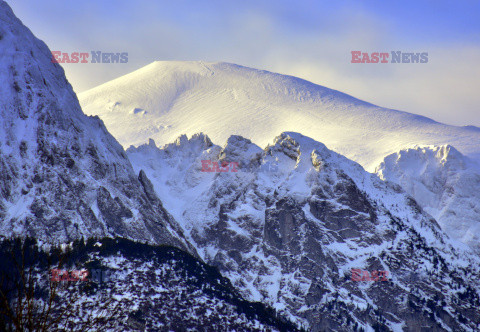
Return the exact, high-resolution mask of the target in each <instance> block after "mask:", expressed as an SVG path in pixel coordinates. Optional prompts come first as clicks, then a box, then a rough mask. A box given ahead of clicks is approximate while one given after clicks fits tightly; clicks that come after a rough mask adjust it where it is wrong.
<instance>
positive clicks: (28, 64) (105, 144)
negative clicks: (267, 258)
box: [0, 1, 194, 252]
mask: <svg viewBox="0 0 480 332" xmlns="http://www.w3.org/2000/svg"><path fill="white" fill-rule="evenodd" d="M0 48H1V50H2V51H1V52H0V80H1V82H2V88H1V89H0V216H1V218H0V230H1V234H2V235H5V236H9V235H30V236H35V237H37V238H40V239H43V240H46V241H57V242H60V241H69V240H72V239H75V238H79V237H82V236H83V237H89V236H106V235H110V236H113V235H119V236H124V237H127V238H131V239H137V240H142V241H149V242H153V243H162V244H163V243H164V244H172V245H177V246H179V247H182V248H185V249H188V250H190V251H191V252H194V249H193V248H192V247H190V246H189V245H188V244H187V242H186V241H185V240H184V239H183V236H182V234H181V231H180V229H179V227H178V226H177V225H176V223H175V221H174V220H173V218H172V217H171V216H170V215H169V214H168V213H167V212H166V211H165V209H163V207H162V204H161V202H160V201H159V200H158V198H156V197H153V196H152V195H148V179H147V178H146V177H145V176H140V179H139V178H138V177H137V176H136V175H135V173H134V171H133V169H132V167H131V164H130V162H129V161H128V158H127V156H126V154H125V152H124V151H123V148H122V147H121V146H120V144H118V143H117V141H116V140H115V139H114V138H113V137H112V136H111V135H110V134H109V133H108V132H107V130H106V129H105V126H104V125H103V123H102V121H101V120H100V119H98V117H88V116H86V115H84V114H83V112H82V110H81V108H80V105H79V103H78V100H77V97H76V95H75V93H74V92H73V90H72V87H71V86H70V84H69V83H68V81H67V80H66V78H65V75H64V71H63V69H62V68H61V67H60V66H59V65H58V64H56V63H52V62H51V52H50V50H49V49H48V47H47V46H46V45H45V44H44V43H43V42H41V41H40V40H38V39H37V38H35V37H34V36H33V34H32V33H31V32H30V30H28V28H26V27H25V26H24V25H23V24H22V23H21V22H20V21H19V20H18V19H17V18H16V17H15V15H14V14H13V12H12V10H11V9H10V8H9V7H8V5H7V4H6V3H5V2H4V1H1V2H0Z"/></svg>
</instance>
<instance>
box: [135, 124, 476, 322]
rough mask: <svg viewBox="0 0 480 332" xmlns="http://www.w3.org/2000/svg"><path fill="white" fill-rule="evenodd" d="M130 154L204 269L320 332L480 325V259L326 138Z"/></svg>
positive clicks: (235, 139) (285, 136) (287, 136)
mask: <svg viewBox="0 0 480 332" xmlns="http://www.w3.org/2000/svg"><path fill="white" fill-rule="evenodd" d="M127 154H128V156H129V158H130V160H131V161H132V164H133V166H134V168H135V169H136V170H137V171H140V170H143V171H145V174H147V176H148V177H149V178H150V179H151V180H152V184H153V187H154V189H155V192H156V193H157V194H158V196H159V197H160V199H161V200H162V201H163V202H164V205H165V208H166V209H167V210H168V211H169V212H171V213H172V215H173V216H174V217H175V218H176V220H178V221H179V223H180V224H181V225H182V227H183V228H184V229H185V232H186V235H187V237H188V238H189V239H190V240H191V242H192V243H194V244H195V246H196V247H197V250H198V252H199V254H200V256H201V257H203V259H204V260H205V261H206V262H208V263H210V264H213V265H216V266H218V267H219V268H220V270H221V271H222V273H223V274H224V275H226V276H227V277H228V278H229V279H230V280H231V281H232V282H233V284H234V285H235V286H236V287H237V288H238V289H239V290H240V291H241V292H242V294H243V295H244V296H245V297H247V298H248V299H250V300H254V301H262V302H265V303H268V304H270V305H271V306H273V307H274V308H276V309H277V310H279V311H280V312H282V313H284V314H285V315H287V317H289V318H290V319H291V320H293V321H296V322H298V323H301V324H303V325H304V326H309V328H310V329H311V330H313V331H323V330H330V329H333V330H338V331H349V330H355V328H354V326H355V324H356V325H357V326H364V327H370V328H376V329H379V328H380V329H382V328H383V329H385V330H394V331H399V330H402V329H406V330H408V331H416V330H421V328H430V329H433V330H471V331H473V330H475V329H478V328H479V327H480V325H479V323H480V310H479V309H478V308H479V306H478V304H480V303H479V302H478V299H479V290H480V289H479V284H478V277H479V276H480V273H479V267H478V261H479V260H478V256H477V255H475V254H473V253H472V252H471V251H470V249H469V248H468V247H467V246H465V245H462V244H461V243H459V242H458V241H455V240H452V239H450V238H448V237H447V236H446V235H445V234H444V233H443V232H442V231H441V229H440V227H439V226H438V224H437V222H436V221H435V220H434V219H433V218H432V217H431V216H430V215H429V214H427V213H425V212H424V211H423V210H422V209H421V208H420V206H418V204H417V203H416V202H415V200H413V199H412V198H411V197H410V196H409V195H407V194H406V193H405V192H404V191H403V190H402V189H401V188H400V186H398V185H395V184H393V183H390V182H384V181H382V180H380V179H379V178H378V177H377V176H376V175H375V174H371V173H368V172H366V171H365V170H364V169H363V168H362V167H361V166H360V165H359V164H357V163H355V162H353V161H350V160H348V159H347V158H345V157H343V156H341V155H339V154H337V153H335V152H333V151H331V150H329V149H327V148H326V147H325V145H323V144H322V143H319V142H316V141H314V140H313V139H311V138H308V137H305V136H303V135H301V134H298V133H292V132H288V133H282V134H281V135H280V136H278V137H276V138H275V140H274V142H273V144H272V145H269V146H267V147H266V148H265V149H262V148H260V147H259V146H257V145H255V144H253V143H252V142H251V141H250V140H248V139H245V138H243V137H241V136H236V135H234V136H231V137H230V138H229V139H228V141H227V143H226V144H225V146H223V147H221V146H218V145H214V144H213V143H212V142H211V140H210V139H209V138H208V137H207V136H205V135H204V134H197V135H194V136H193V137H191V138H190V139H187V137H186V136H181V137H179V138H178V139H177V140H176V141H175V142H174V143H173V144H168V145H166V146H165V147H163V148H161V149H159V148H158V147H156V145H155V143H154V141H153V140H150V142H149V143H148V144H145V145H141V146H139V147H137V148H135V147H131V148H129V149H128V150H127ZM209 161H210V162H209ZM212 162H214V163H215V162H218V163H220V164H217V166H218V169H217V170H216V171H215V172H207V171H205V170H207V169H208V170H214V169H215V167H213V166H211V165H213V164H212ZM231 163H238V166H237V167H230V165H231ZM202 169H203V171H202ZM235 170H237V171H235ZM351 269H363V270H367V271H378V270H381V271H388V273H389V281H388V282H358V281H353V280H352V279H351ZM467 290H468V291H467ZM465 292H468V295H465V294H464V293H465ZM462 294H463V295H462ZM467 296H468V297H469V300H468V301H469V302H470V303H471V305H473V306H471V305H470V304H464V303H463V302H462V301H460V300H459V299H463V298H464V297H467ZM477 303H478V304H477Z"/></svg>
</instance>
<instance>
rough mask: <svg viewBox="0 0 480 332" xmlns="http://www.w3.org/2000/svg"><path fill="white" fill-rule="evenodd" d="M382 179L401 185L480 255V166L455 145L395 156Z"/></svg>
mask: <svg viewBox="0 0 480 332" xmlns="http://www.w3.org/2000/svg"><path fill="white" fill-rule="evenodd" d="M376 172H377V174H378V175H379V177H380V178H381V179H383V180H388V181H392V182H395V183H397V184H399V185H401V186H402V187H403V188H404V189H405V190H406V191H407V192H408V193H409V194H410V195H412V196H413V197H414V198H415V200H416V201H417V202H418V204H420V206H422V208H423V209H425V210H426V211H427V212H428V213H430V214H431V215H432V216H433V217H434V218H435V219H436V220H437V221H438V223H439V224H440V226H441V227H442V229H443V230H445V232H446V233H447V234H449V235H450V236H451V237H453V238H456V239H459V240H461V241H462V242H464V243H467V244H469V245H471V246H472V247H473V248H475V250H477V251H479V252H480V167H479V165H478V164H477V163H475V162H473V161H472V160H470V159H469V158H467V157H465V156H463V155H462V154H461V153H460V152H458V151H457V150H456V149H455V148H454V147H453V146H450V145H444V146H416V147H413V148H409V149H404V150H401V151H399V152H397V153H393V154H391V155H389V156H387V157H386V158H385V160H384V161H383V162H382V163H381V164H380V165H379V166H378V167H377V170H376Z"/></svg>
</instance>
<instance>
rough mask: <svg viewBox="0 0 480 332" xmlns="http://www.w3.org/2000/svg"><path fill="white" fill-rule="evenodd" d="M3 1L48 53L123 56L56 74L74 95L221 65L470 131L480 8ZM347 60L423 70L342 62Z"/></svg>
mask: <svg viewBox="0 0 480 332" xmlns="http://www.w3.org/2000/svg"><path fill="white" fill-rule="evenodd" d="M7 2H8V3H9V4H10V6H12V8H13V10H14V12H15V13H16V15H17V16H18V17H19V18H20V19H21V20H22V21H23V22H24V24H25V25H27V26H28V27H29V28H30V29H31V30H32V31H33V32H34V33H35V34H36V35H37V37H39V38H41V39H42V40H44V41H45V42H46V43H47V45H48V46H49V47H50V49H51V50H58V51H64V52H75V51H87V52H89V51H92V50H101V51H104V52H128V53H129V62H128V63H127V64H101V65H94V64H64V65H63V66H64V68H65V71H66V74H67V78H68V79H69V81H70V82H71V83H72V85H73V87H74V89H75V90H76V91H77V92H81V91H85V90H87V89H89V88H92V87H94V86H96V85H98V84H101V83H104V82H106V81H108V80H111V79H113V78H116V77H118V76H121V75H124V74H127V73H129V72H131V71H133V70H135V69H138V68H140V67H142V66H144V65H147V64H148V63H150V62H152V61H155V60H205V61H227V62H233V63H237V64H241V65H244V66H249V67H255V68H260V69H266V70H271V71H275V72H280V73H284V74H289V75H294V76H299V77H302V78H305V79H308V80H310V81H312V82H314V83H317V84H321V85H324V86H327V87H330V88H334V89H337V90H341V91H343V92H346V93H349V94H351V95H353V96H355V97H357V98H360V99H363V100H367V101H369V102H372V103H375V104H378V105H380V106H384V107H389V108H394V109H400V110H404V111H407V112H412V113H417V114H422V115H425V116H428V117H431V118H433V119H435V120H438V121H442V122H446V123H450V124H456V125H469V124H471V125H477V126H480V93H478V87H480V66H479V62H480V1H462V0H460V1H456V2H453V1H443V0H440V1H439V0H436V1H433V0H432V1H426V0H423V1H422V0H420V1H358V0H357V1H307V0H303V1H250V0H246V1H235V2H233V1H217V0H212V1H202V0H197V1H185V0H178V1H154V0H150V1H148V0H137V1H123V0H117V1H102V0H96V1H93V0H83V1H75V2H72V1H65V0H63V1H61V0H42V1H37V0H14V1H12V0H10V1H8V0H7ZM352 50H361V51H365V52H375V51H382V52H390V51H393V50H400V51H404V52H428V53H429V62H428V63H427V64H390V63H389V64H384V65H379V64H352V63H351V55H350V51H352Z"/></svg>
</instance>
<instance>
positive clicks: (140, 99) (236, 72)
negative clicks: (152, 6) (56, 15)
mask: <svg viewBox="0 0 480 332" xmlns="http://www.w3.org/2000/svg"><path fill="white" fill-rule="evenodd" d="M79 100H80V104H81V105H82V108H83V110H84V112H85V113H86V114H90V115H98V116H100V118H101V119H102V120H103V121H104V122H105V124H106V126H107V128H108V130H109V131H110V132H111V133H112V134H113V135H114V136H115V138H117V139H118V140H119V142H120V143H121V144H122V145H123V146H124V147H125V148H128V147H129V146H130V145H135V146H138V145H140V144H144V143H146V142H148V139H149V138H152V139H154V140H155V141H156V142H157V143H158V144H160V145H164V144H167V143H170V142H173V140H175V139H176V138H177V137H178V136H180V135H182V134H187V135H189V136H191V135H193V134H195V133H197V132H203V133H205V134H207V135H208V136H209V137H210V138H211V139H212V141H213V142H215V143H217V144H219V143H222V142H225V141H226V140H227V139H228V137H230V135H241V136H243V137H246V138H248V139H251V140H252V141H253V142H254V143H256V144H258V145H260V146H265V145H266V144H267V143H268V142H270V140H271V138H272V137H275V136H276V135H278V133H280V132H283V131H295V132H301V133H302V134H304V135H307V136H309V137H312V138H313V139H315V140H317V141H319V142H322V143H324V144H326V145H327V146H328V147H329V148H330V149H333V150H334V151H336V152H338V153H340V154H342V155H345V156H346V157H348V158H350V159H352V160H354V161H356V162H358V163H360V164H361V165H362V166H364V167H365V168H366V169H367V170H369V171H372V172H373V171H374V169H375V166H377V165H378V164H379V163H380V162H381V161H382V160H383V158H384V157H385V156H387V155H388V154H391V153H395V152H397V151H399V150H401V149H403V148H405V147H408V146H412V145H413V144H435V145H443V144H452V145H454V146H455V147H456V148H457V149H458V150H459V151H460V152H461V153H463V154H465V155H467V156H469V157H473V158H476V159H480V144H478V142H480V128H475V127H455V126H449V125H445V124H441V123H438V122H435V121H433V120H431V119H428V118H425V117H422V116H418V115H414V114H409V113H405V112H399V111H395V110H391V109H385V108H381V107H378V106H375V105H372V104H369V103H367V102H363V101H361V100H358V99H355V98H353V97H351V96H348V95H346V94H344V93H341V92H338V91H335V90H331V89H328V88H325V87H322V86H319V85H316V84H313V83H310V82H307V81H304V80H301V79H299V78H295V77H291V76H285V75H279V74H275V73H271V72H267V71H261V70H256V69H251V68H246V67H242V66H238V65H234V64H229V63H206V62H170V61H160V62H154V63H152V64H150V65H148V66H146V67H143V68H141V69H139V70H137V71H135V72H132V73H130V74H128V75H125V76H122V77H120V78H118V79H115V80H113V81H110V82H108V83H105V84H103V85H100V86H98V87H96V88H93V89H91V90H89V91H86V92H84V93H81V94H79Z"/></svg>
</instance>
